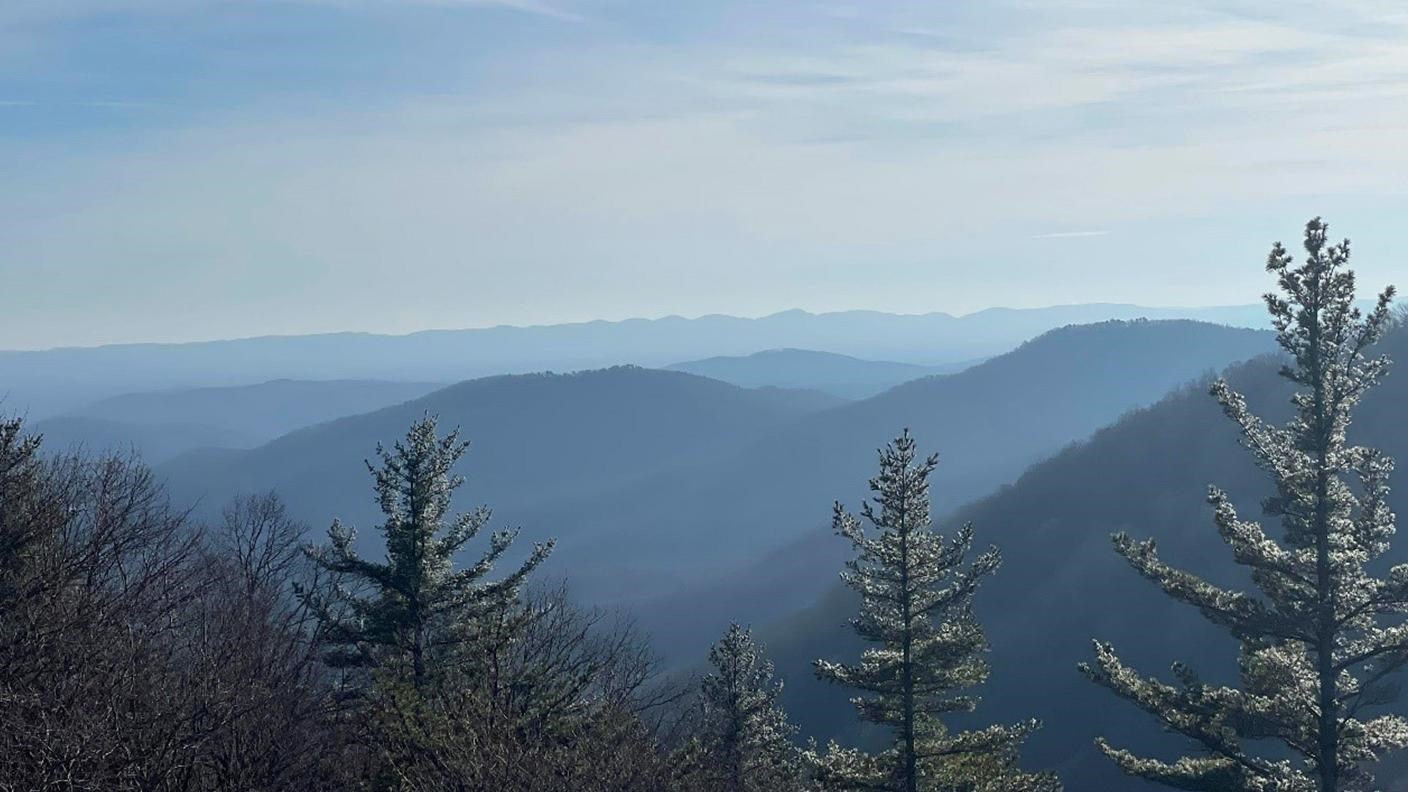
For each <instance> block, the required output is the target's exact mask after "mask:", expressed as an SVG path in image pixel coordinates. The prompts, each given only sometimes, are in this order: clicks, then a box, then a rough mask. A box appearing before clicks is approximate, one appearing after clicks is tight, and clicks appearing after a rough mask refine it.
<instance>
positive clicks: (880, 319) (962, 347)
mask: <svg viewBox="0 0 1408 792" xmlns="http://www.w3.org/2000/svg"><path fill="white" fill-rule="evenodd" d="M1137 317H1147V318H1151V319H1155V318H1192V319H1201V320H1206V321H1213V322H1221V323H1224V324H1231V325H1238V326H1248V327H1262V326H1264V325H1265V321H1264V318H1263V314H1262V312H1261V311H1260V309H1258V308H1256V307H1254V306H1234V307H1225V308H1147V307H1141V306H1135V305H1114V304H1091V305H1071V306H1057V307H1051V308H1031V309H1007V308H994V309H989V310H985V311H979V312H977V313H973V314H968V315H966V316H953V315H951V314H946V313H930V314H917V315H899V314H888V313H881V312H877V311H844V312H837V313H820V314H813V313H808V312H806V311H797V310H793V311H784V312H782V313H778V314H773V315H771V316H765V317H762V318H758V319H746V318H739V317H733V316H722V315H710V316H702V317H699V318H695V319H686V318H682V317H678V316H669V317H665V318H663V319H628V320H625V321H619V322H607V321H594V322H581V323H576V324H560V325H544V326H535V327H508V326H501V327H491V328H483V329H471V330H430V331H425V332H419V333H412V334H409V335H400V336H391V335H376V334H371V333H332V334H324V335H307V336H267V337H262V338H247V339H239V340H227V341H205V342H197V343H186V344H123V345H114V346H103V347H88V348H60V349H51V350H43V351H9V352H0V404H3V405H4V407H5V410H6V411H7V412H10V413H22V414H27V415H29V416H30V417H31V418H34V419H41V418H47V417H50V416H53V415H56V414H60V413H66V412H69V411H71V410H74V409H76V408H78V407H80V406H82V405H84V404H88V403H91V402H94V401H97V400H99V399H105V398H108V397H110V396H116V395H120V394H125V393H133V392H141V391H154V390H169V389H177V388H200V387H216V386H219V387H223V386H231V385H252V384H257V383H261V382H266V381H269V380H275V379H299V380H332V379H376V380H393V381H414V382H458V381H462V380H466V379H470V378H474V377H483V376H490V375H495V374H515V373H531V372H538V371H576V370H581V369H591V368H602V367H608V366H613V365H619V364H625V363H632V364H637V365H642V366H651V367H658V366H666V365H670V364H673V363H679V362H681V361H688V360H695V359H699V358H707V357H714V356H720V355H750V354H753V353H755V352H760V351H763V350H768V349H781V348H793V349H811V350H822V351H826V352H833V353H838V354H843V355H852V356H856V357H860V358H865V359H871V360H893V361H898V362H901V363H916V364H922V365H949V364H954V363H959V362H962V361H968V360H973V359H975V358H982V357H986V356H990V355H994V354H999V353H1001V352H1005V351H1007V350H1009V349H1011V348H1012V347H1014V346H1016V345H1017V344H1019V343H1021V342H1022V341H1025V340H1027V339H1030V338H1032V337H1034V336H1036V335H1039V334H1041V333H1043V332H1045V331H1047V330H1050V329H1052V328H1056V327H1061V326H1063V325H1067V324H1073V323H1089V322H1094V321H1101V320H1105V319H1131V318H1137ZM769 384H776V383H769Z"/></svg>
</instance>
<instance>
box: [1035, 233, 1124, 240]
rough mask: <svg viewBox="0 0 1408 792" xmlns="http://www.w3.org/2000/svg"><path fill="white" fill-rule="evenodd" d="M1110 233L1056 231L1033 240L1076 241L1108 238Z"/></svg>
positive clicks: (1039, 235) (1037, 236)
mask: <svg viewBox="0 0 1408 792" xmlns="http://www.w3.org/2000/svg"><path fill="white" fill-rule="evenodd" d="M1109 233H1110V232H1109V231H1055V232H1052V233H1050V234H1037V235H1036V236H1034V237H1032V239H1076V238H1078V237H1098V236H1108V235H1109Z"/></svg>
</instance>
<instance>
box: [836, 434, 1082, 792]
mask: <svg viewBox="0 0 1408 792" xmlns="http://www.w3.org/2000/svg"><path fill="white" fill-rule="evenodd" d="M916 460H917V457H916V445H915V441H914V438H913V437H911V436H910V434H909V431H908V430H905V432H904V433H903V434H902V435H900V437H899V438H897V439H896V440H894V441H893V442H891V443H890V444H889V445H888V446H887V447H886V448H885V449H883V450H882V451H881V452H880V475H879V476H877V477H876V478H874V479H871V481H870V489H871V490H872V491H873V492H875V493H876V495H875V497H874V498H873V503H871V502H867V503H865V504H864V506H863V507H862V509H861V515H860V517H859V518H857V517H856V516H854V515H852V514H850V513H848V512H847V511H845V510H844V509H843V508H842V506H841V504H839V503H837V504H836V506H835V517H834V526H835V529H836V532H837V533H839V534H840V535H842V536H844V537H846V538H847V539H850V540H851V542H852V544H853V545H854V547H855V549H856V552H857V556H856V558H855V559H853V560H851V561H848V562H847V563H846V571H845V572H843V573H842V575H841V576H842V579H843V580H845V582H846V583H847V584H848V585H850V586H851V587H852V588H853V589H855V590H856V591H857V592H858V593H859V594H860V597H861V608H860V614H859V616H857V617H856V618H855V619H853V620H852V621H851V624H852V626H853V628H854V629H855V631H856V633H857V634H858V635H859V636H860V637H861V638H863V639H865V640H866V641H868V642H870V643H871V644H873V646H872V647H871V648H869V649H866V650H865V651H864V653H863V654H862V656H861V661H860V663H859V664H858V665H845V664H841V663H833V662H828V661H825V660H819V661H817V663H816V672H817V675H818V676H819V677H821V678H822V679H827V680H830V681H833V682H836V683H839V684H842V685H846V686H848V687H852V688H855V689H857V690H859V691H861V692H862V694H864V695H862V696H861V697H859V698H856V699H854V703H855V706H856V709H857V711H858V712H859V715H860V717H861V718H862V719H863V720H865V721H869V722H871V723H876V724H879V725H881V726H884V727H888V728H889V729H890V730H891V731H892V733H893V743H892V745H891V747H890V748H889V749H887V750H885V751H883V752H882V753H879V754H868V753H865V752H862V751H858V750H854V749H848V748H842V747H840V746H837V745H836V744H834V743H833V744H832V745H830V746H829V747H828V749H827V751H826V753H825V754H823V755H817V754H816V753H815V752H811V753H810V754H809V759H810V760H811V761H812V762H813V763H814V764H815V767H816V773H817V777H818V780H819V781H820V782H821V783H822V784H823V785H824V787H825V788H828V789H857V790H859V789H868V790H901V791H903V792H918V791H919V790H926V791H931V790H954V791H955V792H957V791H959V790H962V791H965V792H966V791H969V790H972V791H976V790H984V791H992V792H996V791H997V790H1009V791H1015V790H1059V789H1060V784H1059V782H1058V781H1056V779H1055V778H1054V777H1052V776H1050V775H1046V774H1028V773H1023V772H1021V771H1020V770H1019V769H1018V768H1017V752H1018V749H1019V747H1020V746H1021V743H1022V741H1023V740H1024V739H1025V738H1026V737H1027V735H1028V734H1030V733H1031V732H1032V730H1034V729H1035V728H1036V727H1037V725H1038V724H1037V723H1036V722H1035V721H1031V722H1027V723H1022V724H1018V725H1015V726H990V727H987V728H984V729H979V730H975V731H968V732H952V731H950V730H949V729H948V728H947V727H946V726H945V725H944V723H943V720H942V717H943V716H944V715H947V714H951V713H955V712H968V711H971V710H973V709H974V707H975V706H976V704H977V699H976V698H975V697H973V696H972V695H971V690H972V689H973V688H974V687H976V686H977V685H979V684H980V683H982V682H983V681H985V680H986V679H987V676H988V664H987V662H986V660H985V659H984V658H983V654H984V652H986V650H987V641H986V638H985V637H984V635H983V630H982V627H981V625H979V623H978V621H977V619H976V618H975V617H974V615H973V610H972V602H973V594H974V591H975V590H976V589H977V587H978V584H979V582H980V581H981V580H982V579H983V578H984V577H987V576H988V575H990V574H992V573H993V572H994V571H996V569H997V567H998V564H999V561H1000V557H999V555H998V552H997V550H996V549H995V548H994V549H989V550H987V551H986V552H983V553H981V554H979V555H978V556H977V557H975V558H973V559H972V560H971V561H965V559H966V558H967V556H968V555H969V552H970V550H971V549H972V544H973V526H972V525H964V526H963V527H962V528H960V529H959V530H958V531H957V532H956V533H955V534H954V535H953V536H951V537H945V536H942V535H940V534H939V533H937V532H935V531H934V530H933V528H932V526H931V525H930V516H929V475H930V474H931V473H932V472H933V471H934V468H935V467H936V466H937V464H938V458H937V457H936V456H930V457H928V458H927V459H923V460H918V461H916ZM862 520H864V522H865V523H869V525H870V526H871V527H872V528H873V529H874V530H873V531H867V530H866V528H865V525H864V524H863V523H862Z"/></svg>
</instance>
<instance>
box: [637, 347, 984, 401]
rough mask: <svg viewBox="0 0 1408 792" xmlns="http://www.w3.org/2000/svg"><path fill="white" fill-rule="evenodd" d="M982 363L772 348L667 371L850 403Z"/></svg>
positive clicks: (672, 368) (689, 363) (680, 365)
mask: <svg viewBox="0 0 1408 792" xmlns="http://www.w3.org/2000/svg"><path fill="white" fill-rule="evenodd" d="M977 362H979V361H976V360H975V361H963V362H960V363H950V364H945V365H940V366H921V365H919V364H917V363H895V362H891V361H885V360H862V359H861V358H857V357H852V356H850V355H839V354H836V353H835V352H821V351H818V350H814V349H766V350H763V351H762V352H754V353H753V354H751V355H732V356H729V355H725V356H718V357H711V358H704V359H703V360H691V361H687V362H685V363H675V364H673V365H670V366H666V367H665V368H666V369H668V370H670V371H688V372H689V373H691V374H698V375H700V376H703V377H710V378H712V379H716V380H721V381H723V382H728V383H731V384H734V385H738V386H739V387H743V388H758V387H767V386H771V387H781V388H802V389H807V390H817V391H822V392H823V393H830V394H832V395H835V396H838V397H841V398H845V399H864V398H869V397H871V396H874V395H875V394H877V393H880V392H881V391H884V390H888V389H889V388H893V387H894V386H896V385H899V384H900V383H902V382H908V381H910V380H913V379H918V378H920V377H928V376H932V375H934V374H951V373H953V372H954V371H959V370H962V369H964V368H967V367H968V366H970V365H972V364H974V363H977Z"/></svg>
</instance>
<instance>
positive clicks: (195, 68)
mask: <svg viewBox="0 0 1408 792" xmlns="http://www.w3.org/2000/svg"><path fill="white" fill-rule="evenodd" d="M1400 6H1401V4H1399V3H1395V2H1378V1H1377V0H1348V1H1347V2H1337V3H1335V4H1333V6H1327V5H1326V4H1324V3H1309V2H1298V0H1281V2H1274V3H1273V2H1258V3H1251V2H1241V3H1238V2H1215V3H1214V2H1207V1H1206V0H1191V2H1187V3H1167V2H1140V1H1139V0H1134V1H1132V2H1131V1H1126V2H1115V1H1113V0H1048V1H1041V0H981V1H980V2H968V1H967V0H949V1H948V2H942V3H911V2H905V3H901V2H894V1H893V0H829V1H825V2H799V0H787V1H786V2H782V1H780V0H753V1H752V2H742V1H741V0H711V1H710V2H701V1H697V0H671V1H670V2H663V1H662V0H650V1H649V2H643V1H640V0H497V1H495V0H481V1H479V2H469V1H467V0H419V1H417V0H12V2H7V3H3V4H0V179H3V183H4V185H5V188H6V189H4V190H3V191H0V289H3V290H4V292H5V303H4V304H5V310H4V311H0V348H40V347H48V346H53V345H62V344H92V343H105V342H115V341H132V340H162V341H166V340H186V339H201V338H216V337H231V336H245V335H254V334H264V333H297V332H317V331H330V330H347V329H356V330H373V331H385V332H406V331H412V330H417V329H424V328H430V327H473V326H483V325H490V324H498V323H512V324H527V323H543V322H556V321H574V320H583V319H591V318H623V317H628V316H660V315H665V314H672V313H677V314H685V315H696V314H702V313H710V312H725V313H734V314H741V315H759V314H765V313H769V312H772V311H777V310H782V309H787V308H793V307H801V308H806V309H811V310H837V309H846V308H874V309H881V310H893V311H904V312H921V311H931V310H946V311H951V312H959V313H961V312H966V311H971V310H977V309H980V308H984V307H988V306H992V305H1013V306H1034V305H1048V304H1057V303H1070V302H1093V301H1121V302H1142V303H1146V304H1161V305H1179V304H1183V305H1202V304H1226V303H1245V302H1251V301H1253V300H1254V299H1255V297H1256V295H1257V294H1259V293H1260V292H1261V291H1263V290H1265V288H1266V287H1267V286H1268V285H1269V283H1268V281H1267V279H1266V277H1265V275H1264V274H1263V273H1262V272H1261V271H1260V266H1259V265H1260V262H1261V260H1262V258H1263V257H1264V255H1265V252H1266V249H1267V247H1268V245H1269V244H1270V242H1271V241H1273V240H1275V239H1278V238H1279V239H1284V240H1286V241H1288V242H1290V241H1294V238H1295V237H1296V236H1297V235H1298V230H1299V228H1300V226H1301V224H1302V223H1303V222H1304V221H1305V220H1306V219H1307V218H1308V217H1309V216H1310V215H1312V214H1323V215H1325V216H1326V217H1327V218H1328V219H1329V220H1330V221H1331V224H1332V231H1333V232H1336V233H1339V234H1347V235H1349V236H1351V237H1353V238H1354V240H1355V245H1356V255H1357V269H1358V270H1359V271H1360V273H1361V276H1362V277H1363V278H1364V281H1365V286H1366V287H1368V286H1373V287H1377V286H1378V285H1380V284H1381V283H1383V282H1386V281H1390V280H1394V281H1397V282H1399V283H1400V284H1401V285H1408V260H1405V259H1404V256H1403V255H1402V253H1401V252H1400V246H1399V244H1398V243H1399V242H1400V240H1402V239H1403V238H1404V236H1405V234H1404V231H1403V229H1404V227H1405V224H1404V223H1403V220H1404V218H1405V217H1406V216H1408V215H1405V212H1408V197H1406V196H1405V192H1408V186H1405V185H1408V179H1405V177H1408V146H1404V145H1403V140H1404V139H1405V133H1408V35H1405V32H1408V13H1405V11H1402V10H1399V8H1400Z"/></svg>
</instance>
